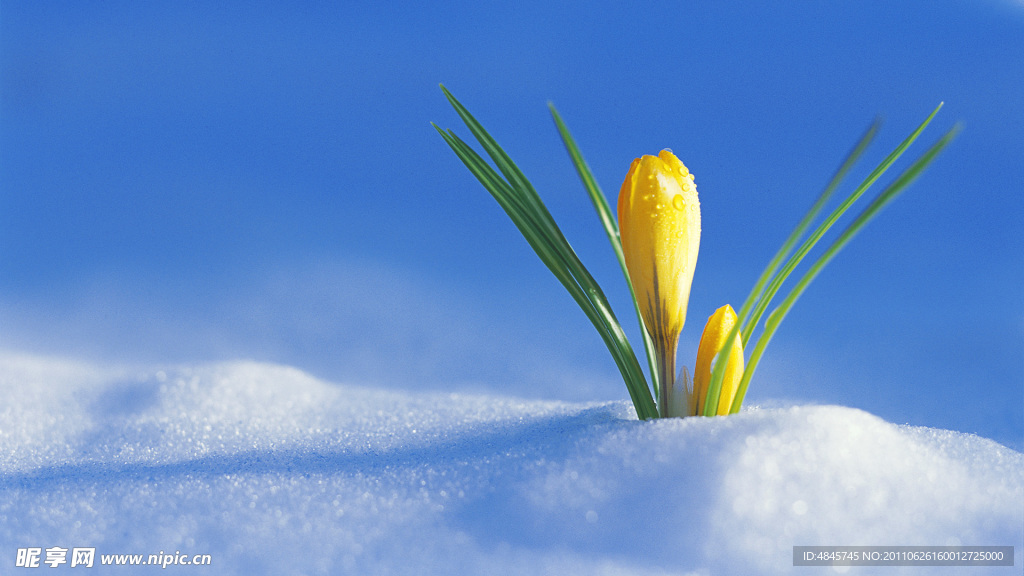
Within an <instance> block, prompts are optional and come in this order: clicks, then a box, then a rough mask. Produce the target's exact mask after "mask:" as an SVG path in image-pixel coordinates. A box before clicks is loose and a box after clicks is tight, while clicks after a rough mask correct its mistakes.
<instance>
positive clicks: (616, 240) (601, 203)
mask: <svg viewBox="0 0 1024 576" xmlns="http://www.w3.org/2000/svg"><path fill="white" fill-rule="evenodd" d="M548 108H549V109H550V110H551V117H552V118H553V119H554V121H555V125H556V126H557V127H558V133H559V134H560V135H561V137H562V143H563V144H564V145H565V148H566V150H567V151H568V152H569V156H570V157H571V158H572V163H573V165H574V166H575V167H576V172H577V174H579V176H580V180H582V181H583V187H584V188H585V189H586V191H587V195H588V196H590V201H591V202H592V203H593V204H594V209H595V210H596V211H597V217H598V218H599V219H600V220H601V225H602V226H603V227H604V231H605V234H607V235H608V242H609V243H610V244H611V245H612V250H613V251H614V252H615V257H616V258H618V259H619V266H620V267H621V268H622V274H623V275H624V276H625V278H626V286H628V287H629V294H630V296H632V299H633V309H634V310H635V312H636V317H637V321H638V322H639V324H640V335H641V337H642V338H643V339H644V350H645V351H646V352H647V366H648V369H649V370H648V373H649V374H650V377H651V383H652V384H653V388H654V394H655V395H657V394H658V390H659V386H660V385H661V383H660V379H659V377H658V370H657V366H658V360H657V356H656V355H655V352H654V341H653V340H651V335H650V334H648V333H647V328H646V326H644V317H643V315H642V314H641V313H640V304H639V303H638V302H637V301H636V292H635V291H634V290H633V283H632V282H630V280H629V269H628V268H627V267H626V258H625V256H624V255H623V253H622V240H621V238H620V237H619V225H618V223H617V222H616V219H615V214H614V212H612V208H611V205H610V204H608V199H607V197H606V196H605V195H604V192H602V191H601V188H600V186H598V184H597V179H595V178H594V174H593V172H591V171H590V166H588V165H587V162H586V161H585V160H584V159H583V154H582V153H580V150H579V147H578V146H577V145H576V140H575V139H574V138H573V137H572V134H571V133H570V132H569V128H568V127H567V126H566V125H565V122H564V121H562V117H561V116H560V115H559V114H558V110H556V109H555V105H554V104H552V103H550V102H548Z"/></svg>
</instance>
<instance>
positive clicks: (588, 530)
mask: <svg viewBox="0 0 1024 576" xmlns="http://www.w3.org/2000/svg"><path fill="white" fill-rule="evenodd" d="M0 392H2V397H3V398H4V401H3V405H2V407H0V565H6V566H13V565H14V562H15V555H16V552H17V549H18V548H26V547H41V548H43V549H44V550H45V549H46V548H49V547H54V546H59V547H64V548H72V547H94V548H96V554H97V557H96V566H94V568H93V569H92V570H90V571H87V573H119V574H125V573H129V572H132V573H136V572H134V570H133V569H129V568H127V567H125V566H99V564H100V561H99V556H100V555H101V554H142V555H149V554H157V553H161V552H162V553H166V554H173V553H178V552H180V553H181V554H187V555H192V554H209V555H210V557H211V559H212V565H211V566H207V567H199V566H192V567H187V569H186V567H174V569H176V570H177V571H181V572H190V573H192V572H194V573H205V574H349V573H351V574H570V575H571V574H581V575H582V574H609V575H610V574H636V575H641V574H643V575H648V574H650V575H655V574H658V575H660V574H740V573H745V574H787V573H799V574H821V573H834V571H839V570H845V571H848V572H849V573H852V574H868V573H879V574H889V575H892V574H901V573H904V572H905V573H912V574H931V573H934V574H948V573H950V572H949V570H950V569H948V568H904V569H900V568H892V567H885V568H860V567H854V568H845V569H836V568H806V567H803V568H800V567H797V568H794V567H793V566H792V547H793V546H794V545H931V546H936V545H1002V546H1010V545H1012V546H1015V547H1016V548H1015V550H1016V554H1017V559H1016V566H1015V567H1009V568H980V569H974V568H972V569H970V570H971V573H972V574H982V573H984V574H988V573H993V574H1019V573H1020V565H1021V562H1022V560H1021V558H1020V556H1021V550H1022V549H1024V547H1022V544H1024V455H1022V454H1020V453H1018V452H1016V451H1014V450H1011V449H1008V448H1006V447H1003V446H1000V445H998V444H996V443H995V442H992V441H990V440H986V439H984V438H979V437H976V436H970V435H965V434H960V433H957V432H950V431H945V430H937V429H929V428H919V427H908V426H898V425H894V424H890V423H888V422H885V421H882V420H881V419H879V418H877V417H874V416H872V415H870V414H867V413H865V412H862V411H860V410H856V409H852V408H844V407H838V406H794V407H788V408H779V409H752V410H747V411H745V412H743V413H741V414H739V415H736V416H731V417H728V418H713V419H706V418H691V419H685V420H678V419H677V420H668V421H658V422H638V421H636V420H635V419H634V418H633V415H632V408H631V407H630V406H629V405H628V404H627V403H624V402H617V403H603V404H569V403H559V402H541V401H524V400H517V399H510V398H501V397H488V396H469V395H447V394H416V393H409V394H399V393H395V392H381V391H376V390H372V389H367V388H360V387H353V386H344V385H338V384H332V383H327V382H323V381H319V380H317V379H315V378H313V377H311V376H309V375H307V374H304V373H303V372H301V371H299V370H296V369H293V368H288V367H283V366H275V365H267V364H259V363H253V362H236V363H225V364H218V365H209V366H185V367H178V368H173V369H171V368H166V367H164V368H163V369H156V368H154V369H152V370H148V371H141V372H139V373H135V372H132V371H129V370H124V369H113V368H107V367H102V366H94V365H86V364H79V363H74V362H69V361H64V360H59V359H53V358H37V357H29V356H25V355H18V354H11V353H8V354H4V355H0ZM44 556H45V553H44ZM43 568H45V569H46V571H47V573H49V572H50V571H51V569H50V568H49V567H48V566H45V565H43ZM147 568H148V570H143V569H142V568H139V569H138V570H139V572H138V573H144V572H148V571H150V570H152V569H155V567H153V566H149V567H147ZM72 570H74V571H78V568H77V567H76V568H71V567H70V566H68V565H63V566H60V567H59V568H58V569H57V570H54V572H58V573H60V572H63V571H72ZM74 573H78V572H74Z"/></svg>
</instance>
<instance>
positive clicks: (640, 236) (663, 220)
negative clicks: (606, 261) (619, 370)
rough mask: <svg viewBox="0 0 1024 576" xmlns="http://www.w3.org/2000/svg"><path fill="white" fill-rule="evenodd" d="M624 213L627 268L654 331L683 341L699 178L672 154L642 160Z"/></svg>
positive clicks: (622, 204)
mask: <svg viewBox="0 0 1024 576" xmlns="http://www.w3.org/2000/svg"><path fill="white" fill-rule="evenodd" d="M618 213H619V214H618V216H619V234H620V236H621V238H622V251H623V254H624V256H625V259H626V267H627V268H628V269H629V277H630V281H631V282H632V283H633V290H634V292H635V293H636V297H637V301H638V302H639V304H640V311H641V314H642V315H643V317H644V322H646V323H647V327H648V331H649V332H650V333H651V337H652V338H654V339H655V340H656V341H657V340H658V339H667V338H673V339H674V338H677V337H678V335H679V332H680V331H682V329H683V325H684V324H685V322H686V306H687V303H688V302H689V300H690V284H691V283H692V282H693V271H694V268H695V266H696V265H697V250H698V249H699V248H700V202H699V201H698V200H697V187H696V186H695V185H694V184H693V176H692V175H690V172H689V170H687V169H686V166H684V165H683V163H682V162H680V161H679V159H678V158H676V157H675V155H674V154H672V152H670V151H668V150H662V151H661V153H660V154H658V156H643V157H642V158H637V159H636V160H634V161H633V164H632V166H630V168H629V173H628V174H627V175H626V180H625V181H624V182H623V183H622V189H621V190H620V192H619V203H618ZM672 376H673V377H674V376H675V373H673V374H672Z"/></svg>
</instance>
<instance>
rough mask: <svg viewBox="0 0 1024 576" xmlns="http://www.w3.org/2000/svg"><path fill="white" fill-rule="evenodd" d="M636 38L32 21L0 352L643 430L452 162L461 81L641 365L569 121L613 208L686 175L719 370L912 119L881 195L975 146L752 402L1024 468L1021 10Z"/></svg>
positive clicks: (497, 17)
mask: <svg viewBox="0 0 1024 576" xmlns="http://www.w3.org/2000/svg"><path fill="white" fill-rule="evenodd" d="M435 4H438V5H435ZM625 4H627V3H617V2H607V3H593V2H571V3H570V2H535V1H525V2H515V3H507V4H497V3H486V2H477V1H472V2H459V3H454V2H451V3H425V2H410V3H407V4H399V3H389V2H377V3H372V2H325V3H319V2H318V3H313V2H310V3H296V4H283V3H253V2H237V3H232V2H226V3H211V2H160V3H155V2H107V3H102V4H97V3H82V2H29V1H10V0H4V1H3V2H2V3H0V34H2V36H0V88H2V92H0V187H2V189H0V347H2V348H4V349H7V350H14V351H24V352H33V353H47V354H60V355H68V356H74V357H81V358H87V359H92V360H102V361H113V362H123V363H129V364H131V363H152V362H156V363H177V362H196V361H207V360H219V359H228V358H254V359H259V360H267V361H274V362H282V363H288V364H292V365H295V366H298V367H300V368H302V369H305V370H308V371H310V372H312V373H314V374H317V375H319V376H323V377H325V378H330V379H333V380H338V381H349V382H358V383H364V384H369V385H373V386H383V387H388V388H393V389H409V390H446V389H455V390H458V391H478V392H487V393H490V392H495V393H505V394H514V395H521V396H526V397H534V398H557V399H567V400H585V399H596V400H606V399H615V398H626V397H627V395H626V390H625V387H624V386H623V384H622V383H621V381H620V380H619V376H618V374H617V371H616V369H615V366H614V364H613V363H612V361H611V359H610V358H609V357H608V355H607V353H606V351H605V349H604V346H603V344H602V342H601V340H600V339H599V337H598V336H597V335H596V333H595V332H594V330H593V329H592V327H591V326H590V325H589V324H588V322H587V320H586V319H585V317H584V316H583V314H582V313H581V312H580V311H579V310H578V309H577V308H576V307H575V305H574V303H573V302H572V300H571V298H570V297H569V296H568V295H567V294H566V293H565V292H564V291H563V289H562V288H561V286H559V285H558V284H557V282H556V281H555V280H554V279H553V278H552V277H551V276H550V275H549V273H548V272H547V270H546V269H545V268H544V267H543V266H542V264H541V263H540V262H539V260H537V258H536V257H535V256H534V255H533V254H532V252H531V251H530V249H529V247H528V246H527V245H526V243H525V242H524V241H523V240H522V239H521V238H520V237H519V236H518V233H517V232H516V230H515V229H514V228H513V226H512V225H511V224H510V223H509V222H508V221H507V220H506V217H505V216H504V214H503V213H502V212H501V210H500V209H499V208H498V206H497V205H496V204H495V203H494V202H493V201H492V200H491V199H490V197H489V196H488V195H487V194H486V193H485V192H484V190H483V189H482V188H480V187H479V185H478V184H477V183H476V182H475V180H473V179H472V177H471V176H470V175H469V174H468V172H466V170H465V169H464V168H463V167H462V166H461V164H460V163H459V162H458V160H457V159H456V158H455V156H454V155H453V154H452V153H451V152H450V151H449V150H448V149H447V147H446V146H445V145H444V143H443V142H442V141H441V139H440V138H439V137H438V136H437V134H436V133H435V132H434V130H433V129H432V128H431V127H430V124H429V122H430V121H435V122H438V123H439V124H440V125H442V126H445V127H452V128H455V129H456V130H457V131H458V132H459V133H461V134H463V135H464V136H467V137H468V134H467V131H466V130H465V129H464V128H463V127H462V126H461V125H460V123H459V121H458V118H457V117H456V116H455V114H454V113H453V112H452V111H451V109H450V108H449V107H448V105H447V103H446V102H445V100H444V98H443V96H442V94H441V92H440V90H439V89H438V87H437V85H438V83H439V82H444V83H445V85H446V86H448V87H449V88H450V89H451V90H452V91H453V92H454V93H455V94H456V95H457V96H458V97H459V98H460V99H462V101H463V102H464V103H465V104H466V105H467V106H469V107H470V109H471V110H473V111H474V113H475V114H476V115H477V117H478V118H480V119H481V121H482V122H483V123H484V124H485V125H486V126H487V127H488V128H489V129H490V130H491V132H492V133H493V134H494V135H495V136H496V137H497V138H498V139H499V141H500V142H501V143H502V144H503V145H504V146H505V147H506V149H507V150H508V151H509V152H510V153H511V154H512V156H513V158H515V159H516V160H517V161H518V162H519V164H520V166H521V167H522V168H523V169H524V170H525V172H526V173H527V175H528V176H529V177H530V178H531V179H532V180H533V182H534V184H535V185H536V186H537V188H538V189H539V190H540V192H541V194H542V196H543V197H544V198H545V199H546V200H547V202H548V203H549V206H550V208H551V211H552V212H553V213H554V215H555V217H556V218H557V219H558V221H559V222H560V223H561V225H562V227H563V229H564V231H565V233H566V235H567V236H568V237H569V239H570V241H571V242H572V243H573V245H574V246H575V247H576V249H577V251H578V252H579V253H580V255H581V258H582V259H583V260H584V262H586V263H587V264H588V265H589V266H590V267H591V269H592V271H593V272H594V274H595V276H597V277H598V279H599V280H600V281H601V282H602V283H603V285H604V286H605V288H606V290H607V291H608V292H609V294H610V296H611V298H612V300H613V305H614V306H615V307H616V309H617V310H618V311H619V316H620V318H622V320H623V323H624V324H625V325H626V328H627V330H629V333H630V335H631V336H632V337H633V340H634V342H635V343H636V344H637V345H639V340H638V338H637V333H636V328H635V321H634V319H633V317H632V315H631V311H630V310H631V307H630V305H629V302H628V300H627V298H628V292H627V291H626V288H625V286H624V284H623V282H622V279H621V274H620V272H619V270H618V266H617V263H616V262H615V260H614V257H613V255H612V253H611V250H610V248H609V247H608V245H607V241H606V239H605V238H604V236H603V234H602V232H601V231H600V229H599V227H598V226H597V222H596V219H595V217H594V214H593V210H592V209H591V207H590V205H589V203H588V200H587V199H586V197H585V195H584V193H583V190H582V188H581V186H580V184H579V182H578V180H577V178H576V175H575V173H574V171H573V169H572V166H571V164H570V162H569V159H568V157H567V155H566V153H565V152H564V150H563V149H562V148H561V144H560V142H559V140H558V136H557V134H556V132H555V130H554V128H553V125H552V123H551V120H550V118H549V117H548V113H547V109H546V103H547V102H548V101H549V100H551V101H553V102H554V103H555V104H556V105H557V106H558V107H559V109H560V111H561V112H562V114H563V116H564V118H565V120H566V121H567V122H568V124H569V126H570V127H571V129H572V130H573V132H574V133H575V135H576V138H577V140H578V142H579V144H580V146H581V148H582V150H583V152H584V154H585V155H586V157H587V159H588V161H589V163H590V165H591V166H592V167H593V169H594V171H595V173H596V175H597V178H598V180H599V182H600V184H601V185H602V186H603V187H604V189H605V192H606V193H607V194H608V195H609V196H610V197H611V198H612V199H613V201H614V196H615V195H616V194H617V191H618V187H619V185H620V184H621V182H622V178H623V176H624V175H625V172H626V170H627V168H628V166H629V163H630V161H631V160H632V159H633V158H634V157H636V156H639V155H641V154H652V153H656V152H657V151H658V150H660V149H661V148H666V147H668V148H672V149H673V150H674V151H675V152H676V153H677V154H678V155H679V157H680V158H682V159H683V161H684V162H685V163H686V164H687V165H688V166H689V167H690V169H691V170H692V171H693V172H694V173H695V174H696V175H697V184H698V190H699V192H700V195H701V202H702V208H703V238H702V245H701V256H700V260H699V263H698V268H697V273H696V276H695V279H694V287H693V295H692V301H691V304H690V316H689V322H688V324H687V326H686V329H685V330H684V335H683V341H682V344H681V346H680V362H683V363H687V364H690V365H691V366H692V363H693V356H694V353H695V348H696V343H697V339H698V338H699V332H700V328H701V326H702V325H703V322H704V320H705V319H706V318H707V316H708V315H710V314H711V312H712V311H713V310H714V309H715V308H717V307H718V306H720V305H722V304H724V303H726V302H729V303H732V304H733V305H738V304H739V303H740V302H741V301H742V299H743V298H744V296H745V295H746V292H747V290H748V289H749V288H750V286H751V284H752V283H753V281H754V279H755V277H756V275H757V274H758V272H759V271H760V270H761V268H762V267H763V266H764V264H765V263H766V262H767V260H768V259H769V257H770V256H771V254H772V253H773V252H774V250H775V248H776V247H777V246H778V245H779V243H780V242H781V241H782V239H783V238H784V237H785V235H786V233H787V232H788V231H789V229H790V228H791V227H792V225H793V224H794V223H795V222H796V220H797V219H798V218H799V217H800V215H801V214H802V213H803V211H804V210H805V209H806V208H807V207H808V206H809V204H810V202H811V201H812V200H813V198H814V197H815V195H816V194H817V193H818V191H819V190H820V188H821V187H822V185H823V184H824V183H825V182H826V181H827V179H828V178H829V177H830V175H831V174H832V172H833V171H834V169H835V168H836V166H837V164H838V162H839V161H840V159H841V158H842V157H843V156H844V155H845V154H846V152H847V151H848V150H849V148H850V146H851V145H852V144H853V142H854V141H855V140H856V139H857V138H858V137H859V135H860V134H861V133H862V131H863V130H864V129H865V128H866V127H867V125H868V123H869V122H870V121H871V120H872V119H873V118H874V117H875V116H876V115H882V116H883V118H884V119H885V124H884V126H883V130H882V133H881V136H880V137H879V138H878V140H877V141H876V144H875V145H874V146H873V147H872V148H871V149H870V150H869V152H868V154H867V157H866V160H865V161H864V162H863V163H862V165H861V166H860V168H859V170H858V171H857V172H856V174H855V175H854V176H858V175H859V176H863V175H865V174H866V172H867V171H868V170H869V169H870V167H871V165H873V164H874V163H877V162H878V161H880V160H881V159H882V158H883V157H884V155H885V154H886V153H887V152H888V151H889V150H891V149H892V148H893V147H895V145H896V144H897V143H898V142H899V141H900V140H901V139H902V138H903V137H904V136H905V135H906V134H907V133H908V132H909V131H910V130H912V129H913V127H914V126H916V124H917V123H918V122H920V121H921V120H922V119H923V118H924V117H925V116H926V115H927V114H928V112H929V111H930V110H931V109H932V108H933V107H934V106H935V105H936V104H938V102H940V101H945V102H946V106H945V108H944V109H943V110H942V112H941V113H940V115H939V116H938V118H937V120H936V122H935V123H934V124H933V126H932V128H931V129H930V130H929V131H928V132H927V133H926V135H925V137H924V138H923V140H922V142H921V143H920V144H919V145H918V147H917V148H916V151H917V152H918V153H920V152H921V151H923V150H924V148H925V146H927V144H929V143H930V142H933V141H934V140H935V139H937V138H938V136H939V135H940V134H941V133H942V132H943V131H945V130H946V129H948V128H949V127H950V126H952V125H953V124H954V122H956V121H962V122H963V123H964V125H965V130H964V132H963V133H962V134H961V136H960V137H959V138H958V139H957V140H956V141H955V143H954V144H953V145H952V146H951V147H950V148H949V149H948V150H947V151H946V153H945V154H944V155H943V156H942V157H941V158H940V159H939V161H938V162H937V164H936V165H935V166H934V167H933V168H932V169H931V170H930V171H929V172H928V173H927V174H926V175H925V176H924V177H923V178H922V179H921V180H920V181H918V183H917V184H916V185H915V186H914V187H913V188H912V189H911V190H910V191H909V192H908V193H906V194H905V195H904V196H903V197H901V198H900V199H899V201H898V202H897V203H896V204H894V205H893V206H892V207H891V208H889V209H888V210H887V211H886V212H885V213H883V215H882V216H881V217H880V218H879V219H878V220H877V221H876V222H874V223H873V224H872V225H871V226H870V227H869V228H867V229H866V230H865V232H864V233H863V234H862V235H861V236H860V237H859V238H858V239H857V240H856V241H855V243H854V244H853V245H852V246H851V247H850V248H848V249H847V250H846V251H845V252H844V253H843V254H841V255H840V257H839V258H838V259H837V260H836V261H835V262H834V263H833V264H832V265H831V267H830V268H829V269H827V270H826V272H825V273H824V274H823V275H822V276H821V277H820V278H819V280H818V281H817V282H816V283H815V284H814V285H813V286H812V287H811V289H810V290H809V291H808V293H807V294H806V296H805V297H804V299H803V300H802V301H801V302H800V303H799V304H798V306H797V307H796V309H795V311H794V312H793V313H792V314H791V315H790V317H789V318H788V319H787V321H786V322H785V324H784V325H783V327H782V329H781V330H780V332H779V334H778V335H777V337H776V339H775V340H774V341H773V343H772V345H771V346H770V347H769V349H768V355H767V358H766V360H765V361H764V362H763V363H762V368H761V370H760V371H759V372H758V375H757V377H756V378H755V381H754V383H753V385H752V388H751V391H750V394H749V396H748V400H749V401H750V402H753V403H758V402H767V401H770V400H771V401H775V400H782V401H801V402H817V403H838V404H844V405H848V406H853V407H857V408H862V409H864V410H867V411H870V412H872V413H874V414H878V415H879V416H882V417H883V418H886V419H888V420H891V421H894V422H899V423H903V422H909V423H912V424H920V425H927V426H937V427H943V428H951V429H955V430H960V431H964V432H972V433H978V434H982V435H984V436H987V437H990V438H994V439H996V440H998V441H1000V442H1002V443H1005V444H1008V445H1010V446H1014V447H1016V448H1018V449H1021V448H1024V439H1022V438H1024V378H1022V376H1021V373H1022V369H1024V336H1022V334H1024V293H1022V281H1024V258H1022V254H1024V234H1022V231H1021V219H1022V217H1024V194H1022V182H1024V138H1022V136H1021V134H1022V129H1024V106H1022V103H1024V56H1022V55H1024V5H1021V4H1019V3H1014V2H1011V1H1009V0H1006V1H1004V0H971V1H951V0H920V1H919V0H908V1H902V2H846V3H836V2H781V3H778V2H773V3H764V4H763V5H757V4H755V3H750V2H745V1H744V2H733V1H719V2H706V3H691V2H680V3H675V4H670V5H664V6H660V7H653V6H651V5H647V6H646V7H644V8H642V9H641V8H636V7H632V8H631V7H628V6H626V5H625ZM905 165H906V163H905V162H904V163H902V164H900V166H905ZM382 408H386V407H382Z"/></svg>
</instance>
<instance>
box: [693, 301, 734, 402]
mask: <svg viewBox="0 0 1024 576" xmlns="http://www.w3.org/2000/svg"><path fill="white" fill-rule="evenodd" d="M735 325H736V312H735V311H733V309H732V306H729V305H728V304H726V305H725V306H722V307H721V308H719V309H718V310H715V313H714V314H712V315H711V317H710V318H708V323H707V324H706V325H705V326H704V333H703V334H702V335H701V337H700V344H699V345H698V346H697V366H696V368H694V372H693V392H692V394H691V396H690V402H689V411H690V415H697V414H701V413H702V412H703V410H704V401H705V398H706V397H707V394H708V385H709V384H710V383H711V361H712V360H714V358H715V354H718V352H719V351H720V350H721V349H722V347H724V346H725V339H726V337H728V336H729V331H730V330H732V328H733V326H735ZM742 338H743V335H742V334H740V335H737V336H736V339H735V340H733V343H732V349H731V350H730V351H729V359H728V362H729V364H728V365H726V367H725V378H724V379H723V380H722V395H721V396H720V397H719V400H718V409H717V410H716V411H715V413H716V414H718V415H719V416H725V415H726V414H728V413H729V408H730V407H732V401H733V399H734V398H735V397H736V388H737V387H738V386H739V384H740V380H741V379H742V378H743V342H742ZM721 361H722V359H719V362H721Z"/></svg>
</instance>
